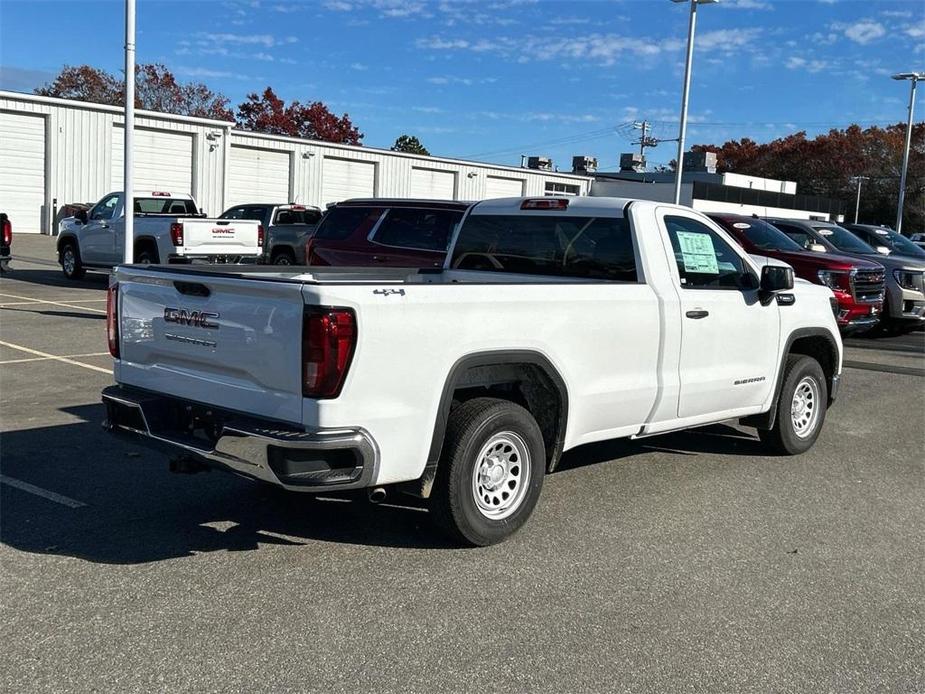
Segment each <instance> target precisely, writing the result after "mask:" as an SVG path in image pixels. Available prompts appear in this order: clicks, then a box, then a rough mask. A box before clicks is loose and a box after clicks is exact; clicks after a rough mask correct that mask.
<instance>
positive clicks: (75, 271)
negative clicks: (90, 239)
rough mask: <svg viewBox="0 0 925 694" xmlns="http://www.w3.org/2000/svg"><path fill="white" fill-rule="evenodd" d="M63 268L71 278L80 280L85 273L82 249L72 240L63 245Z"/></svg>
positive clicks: (65, 273)
mask: <svg viewBox="0 0 925 694" xmlns="http://www.w3.org/2000/svg"><path fill="white" fill-rule="evenodd" d="M61 269H62V270H63V271H64V276H65V277H67V278H68V279H69V280H79V279H80V278H81V277H83V276H84V274H85V270H84V267H83V264H82V263H81V262H80V251H78V250H77V245H76V244H75V243H74V242H72V241H68V242H67V243H65V244H64V245H63V246H61Z"/></svg>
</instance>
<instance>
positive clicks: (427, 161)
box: [0, 91, 593, 234]
mask: <svg viewBox="0 0 925 694" xmlns="http://www.w3.org/2000/svg"><path fill="white" fill-rule="evenodd" d="M124 142H125V125H124V119H123V110H122V109H121V108H120V107H114V106H104V105H101V104H92V103H87V102H82V101H72V100H66V99H56V98H49V97H43V96H35V95H32V94H21V93H18V92H8V91H0V211H2V212H6V213H7V214H9V216H10V219H11V220H12V221H13V224H14V226H15V228H16V231H17V233H23V232H26V233H28V232H33V233H46V234H47V233H52V230H53V228H54V221H53V220H54V218H55V213H56V210H57V209H58V208H60V207H61V206H63V205H65V204H67V203H73V202H95V201H96V200H98V199H99V198H101V197H103V195H105V194H106V193H108V192H111V191H115V190H119V189H120V188H121V187H122V157H123V152H124ZM592 180H593V179H592V177H591V176H588V175H577V174H569V173H559V172H556V171H554V170H548V169H530V168H518V167H510V166H501V165H493V164H483V163H480V162H474V161H464V160H459V159H446V158H442V157H428V156H420V155H413V154H404V153H400V152H392V151H391V150H383V149H375V148H373V147H356V146H350V145H339V144H333V143H330V142H317V141H314V140H306V139H301V138H292V137H282V136H276V135H264V134H260V133H251V132H247V131H243V130H239V129H237V128H235V127H234V123H230V122H227V121H217V120H208V119H203V118H189V117H186V116H175V115H172V114H168V113H156V112H151V111H136V118H135V189H136V190H166V191H170V192H174V193H192V195H193V196H194V197H195V198H196V200H197V201H198V203H199V205H200V207H201V208H202V209H203V210H205V211H206V212H207V213H209V214H211V215H216V216H217V215H218V214H220V213H221V212H222V211H223V210H225V209H226V208H228V207H230V206H231V205H235V204H239V203H244V202H280V203H284V202H297V203H303V204H307V205H318V206H321V207H323V206H324V205H326V204H328V203H331V202H336V201H339V200H345V199H348V198H359V197H395V198H430V199H447V200H482V199H485V198H498V197H510V196H522V195H537V196H541V195H547V194H566V195H587V194H588V193H589V192H590V189H591V183H592Z"/></svg>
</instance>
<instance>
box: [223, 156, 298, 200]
mask: <svg viewBox="0 0 925 694" xmlns="http://www.w3.org/2000/svg"><path fill="white" fill-rule="evenodd" d="M246 202H275V203H286V202H291V200H290V197H289V152H278V151H273V150H269V149H256V148H254V147H232V148H231V165H230V167H229V169H228V200H226V201H225V207H231V206H232V205H240V204H242V203H246Z"/></svg>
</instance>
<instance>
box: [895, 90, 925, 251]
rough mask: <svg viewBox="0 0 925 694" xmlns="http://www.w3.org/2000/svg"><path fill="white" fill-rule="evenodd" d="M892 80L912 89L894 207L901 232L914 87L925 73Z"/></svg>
mask: <svg viewBox="0 0 925 694" xmlns="http://www.w3.org/2000/svg"><path fill="white" fill-rule="evenodd" d="M893 79H894V80H909V81H910V82H912V88H911V89H910V90H909V122H908V123H907V124H906V146H905V148H904V149H903V168H902V172H901V173H900V174H899V204H898V205H897V207H896V231H897V232H899V233H900V234H901V233H902V231H903V203H904V202H905V201H906V169H908V168H909V147H910V146H911V145H912V111H913V109H914V108H915V85H916V82H918V81H919V80H925V72H900V73H898V74H896V75H893Z"/></svg>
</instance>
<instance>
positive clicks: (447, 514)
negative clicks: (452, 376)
mask: <svg viewBox="0 0 925 694" xmlns="http://www.w3.org/2000/svg"><path fill="white" fill-rule="evenodd" d="M545 471H546V449H545V445H544V443H543V434H542V432H541V431H540V428H539V425H538V424H537V423H536V420H535V419H534V418H533V416H532V415H531V414H530V413H529V412H528V411H527V410H525V409H524V408H523V407H521V406H520V405H517V404H516V403H513V402H509V401H507V400H498V399H495V398H476V399H473V400H468V401H466V402H464V403H462V404H461V405H459V406H458V407H456V408H454V409H453V411H452V412H451V413H450V420H449V422H448V423H447V434H446V439H445V440H444V445H443V454H442V455H441V457H440V462H439V463H438V465H437V478H436V480H435V484H434V492H433V496H432V497H431V512H432V513H433V514H434V518H435V521H436V522H437V524H438V525H439V526H440V527H441V528H442V529H443V530H444V531H445V532H446V533H447V534H449V535H450V536H451V537H453V538H454V539H455V540H457V541H459V542H462V543H465V544H469V545H475V546H480V547H483V546H485V545H492V544H495V543H497V542H501V541H502V540H504V539H505V538H507V537H508V536H510V535H512V534H513V533H514V532H515V531H516V530H517V529H518V528H520V526H522V525H523V524H524V523H525V522H526V521H527V519H528V518H529V517H530V514H531V513H533V508H534V507H535V506H536V502H537V501H538V500H539V498H540V491H541V490H542V488H543V477H544V474H545Z"/></svg>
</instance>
